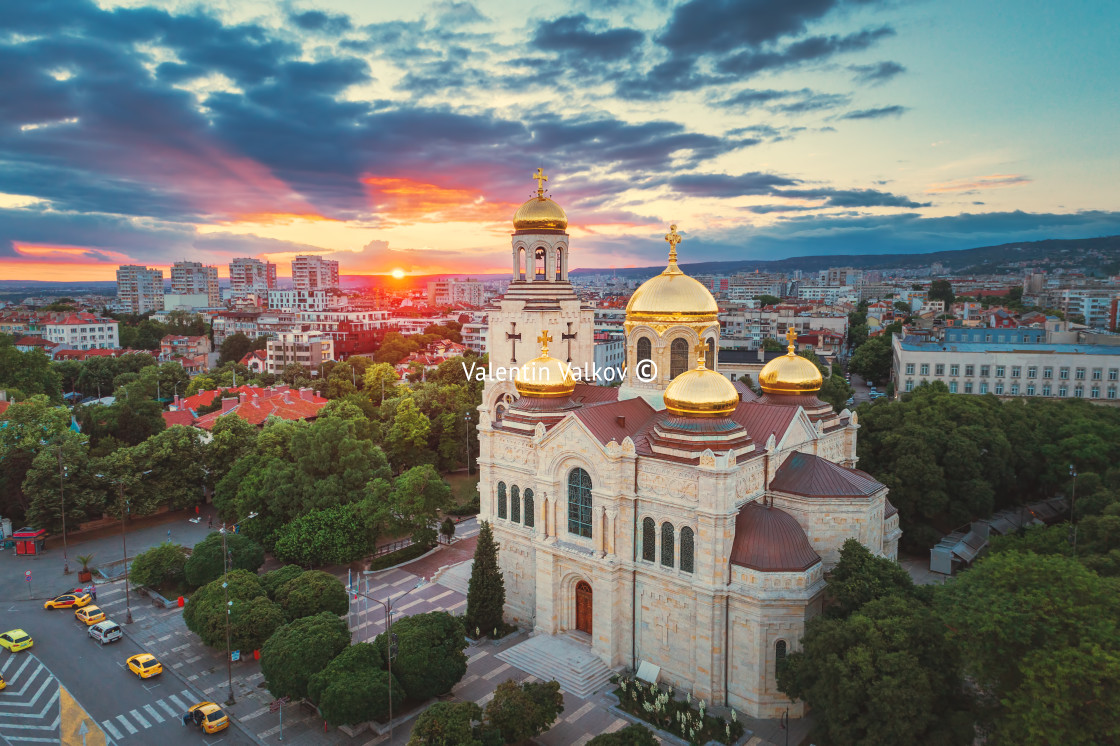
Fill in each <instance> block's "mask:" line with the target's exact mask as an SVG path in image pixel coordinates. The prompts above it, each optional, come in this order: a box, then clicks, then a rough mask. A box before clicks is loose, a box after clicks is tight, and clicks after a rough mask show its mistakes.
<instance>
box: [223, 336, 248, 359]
mask: <svg viewBox="0 0 1120 746" xmlns="http://www.w3.org/2000/svg"><path fill="white" fill-rule="evenodd" d="M252 350H253V343H252V341H251V340H250V339H249V338H248V337H247V336H245V335H244V334H242V333H241V332H236V333H234V334H231V335H229V336H228V337H226V338H225V339H224V340H222V346H221V355H220V356H219V357H218V362H219V363H239V362H241V358H243V357H245V356H246V355H248V354H249V353H250V352H251V351H252Z"/></svg>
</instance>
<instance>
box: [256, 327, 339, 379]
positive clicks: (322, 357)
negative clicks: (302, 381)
mask: <svg viewBox="0 0 1120 746" xmlns="http://www.w3.org/2000/svg"><path fill="white" fill-rule="evenodd" d="M266 354H267V357H266V360H265V365H266V368H267V369H268V372H269V373H272V374H273V375H280V374H281V373H282V372H283V371H284V366H286V365H288V364H289V363H298V364H299V365H301V366H303V367H304V368H306V369H307V371H308V373H310V374H311V375H317V374H318V371H319V366H320V365H322V364H323V363H325V362H327V361H328V360H333V359H334V344H333V342H332V341H331V339H330V337H329V336H328V335H326V334H324V333H323V332H311V331H307V332H305V331H291V332H280V333H279V334H278V335H276V338H275V339H270V340H268V349H267V350H266Z"/></svg>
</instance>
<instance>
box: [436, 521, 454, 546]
mask: <svg viewBox="0 0 1120 746" xmlns="http://www.w3.org/2000/svg"><path fill="white" fill-rule="evenodd" d="M439 533H440V536H442V537H443V540H444V541H445V542H447V543H448V544H450V543H451V539H452V537H454V536H455V521H453V520H451V516H447V517H446V518H444V519H443V523H441V524H440V525H439Z"/></svg>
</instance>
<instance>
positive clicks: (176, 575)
mask: <svg viewBox="0 0 1120 746" xmlns="http://www.w3.org/2000/svg"><path fill="white" fill-rule="evenodd" d="M186 563H187V555H186V553H185V552H184V550H183V547H181V546H179V545H178V544H172V543H171V542H169V541H165V542H163V543H162V544H158V545H156V546H154V547H152V548H151V549H148V550H145V551H143V552H141V553H140V554H138V555H136V559H134V560H132V564H131V565H130V566H129V568H128V579H129V581H130V582H131V583H132V584H133V585H145V586H148V587H149V588H159V587H161V586H163V585H165V584H166V585H178V584H180V583H182V582H183V580H184V578H185V575H184V574H183V567H184V566H185V565H186Z"/></svg>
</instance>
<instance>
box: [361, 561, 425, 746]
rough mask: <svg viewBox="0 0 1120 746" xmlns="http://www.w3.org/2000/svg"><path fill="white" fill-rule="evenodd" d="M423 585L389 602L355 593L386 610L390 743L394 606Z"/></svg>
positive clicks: (390, 735)
mask: <svg viewBox="0 0 1120 746" xmlns="http://www.w3.org/2000/svg"><path fill="white" fill-rule="evenodd" d="M422 585H424V581H423V580H419V581H417V583H416V585H414V586H412V587H411V588H409V589H408V590H407V591H405V592H404V593H402V594H401V595H399V596H397V597H396V598H390V599H389V600H388V601H382V600H380V599H377V598H374V597H373V596H370V595H369V594H366V593H362V592H360V591H354V593H355V595H358V596H361V597H362V598H366V599H369V600H370V601H375V602H377V603H379V604H381V608H383V609H385V634H386V635H388V640H389V644H388V645H387V646H386V648H387V651H386V652H387V653H388V655H386V656H385V657H386V659H387V660H388V662H389V741H388V742H389V743H392V742H393V658H395V657H396V655H397V638H396V635H394V634H393V604H395V603H396V602H397V601H400V600H401V599H402V598H404V597H405V596H407V595H408V594H409V593H412V592H413V591H414V590H416V589H417V588H419V587H420V586H422Z"/></svg>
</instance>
